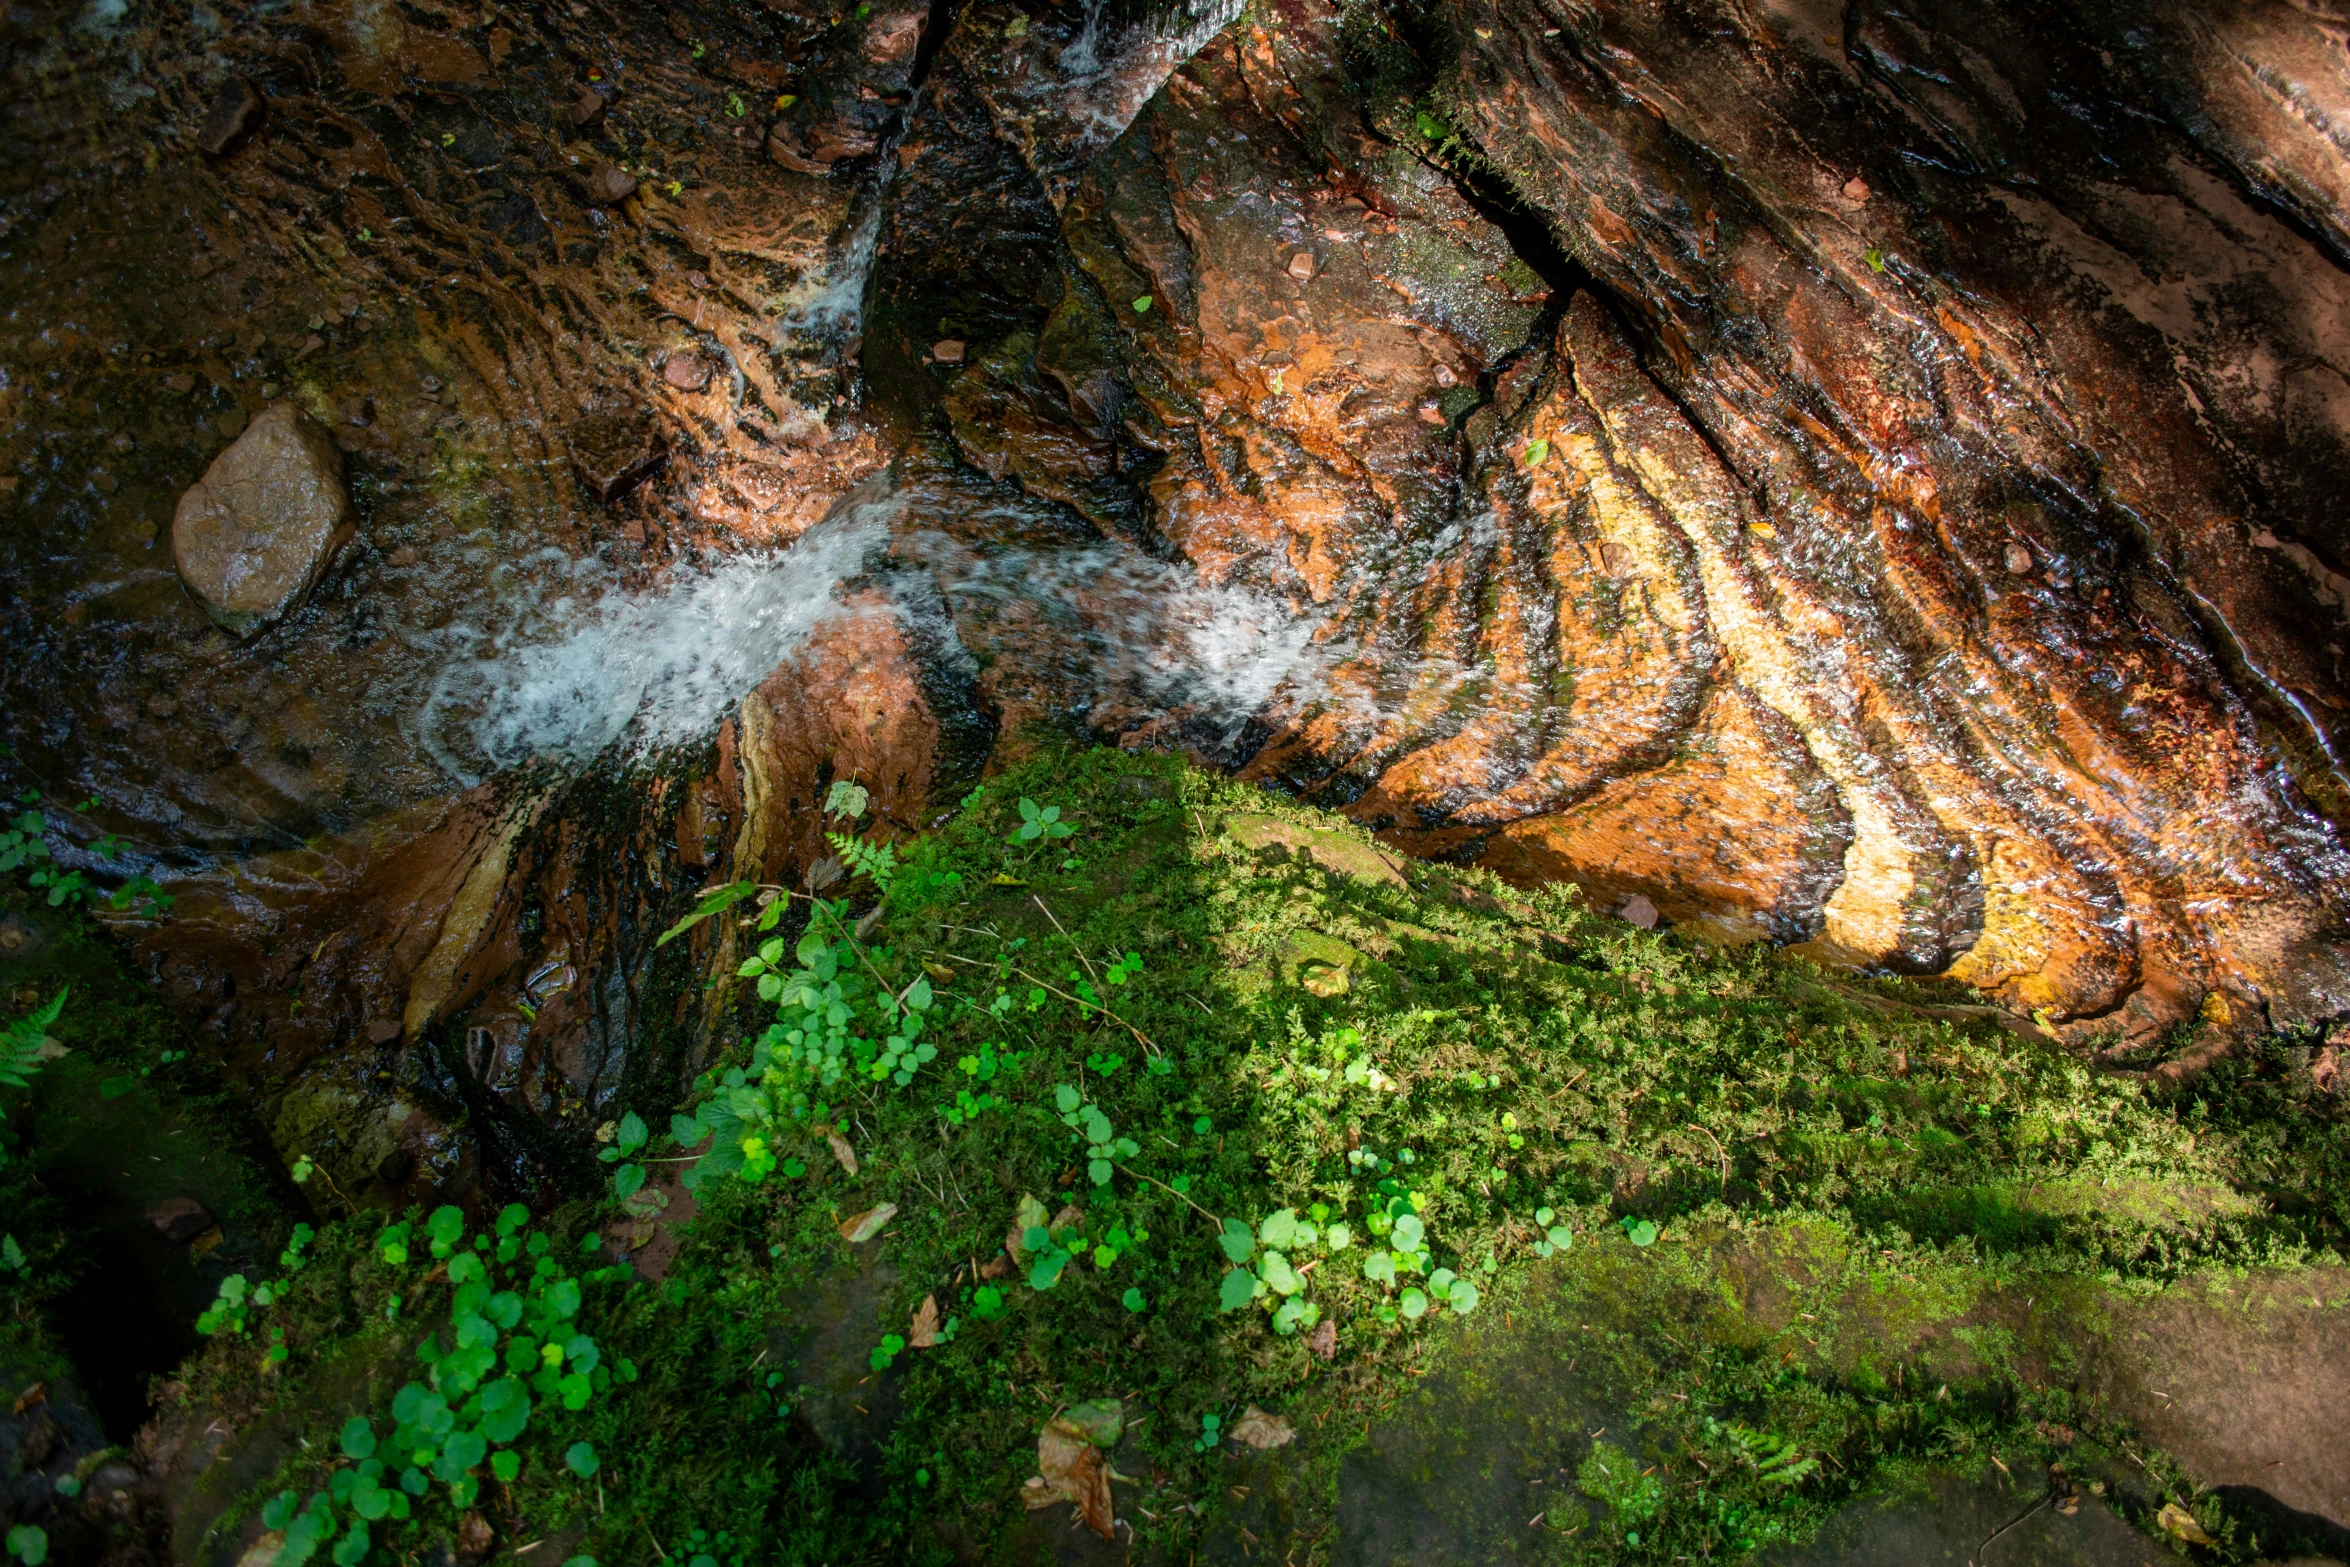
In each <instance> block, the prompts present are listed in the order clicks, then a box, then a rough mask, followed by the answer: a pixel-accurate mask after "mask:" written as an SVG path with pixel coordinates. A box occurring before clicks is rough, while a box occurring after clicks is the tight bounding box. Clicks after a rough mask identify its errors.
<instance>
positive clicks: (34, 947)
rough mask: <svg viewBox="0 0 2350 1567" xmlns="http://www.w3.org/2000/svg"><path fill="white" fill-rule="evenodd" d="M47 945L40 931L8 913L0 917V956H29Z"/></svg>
mask: <svg viewBox="0 0 2350 1567" xmlns="http://www.w3.org/2000/svg"><path fill="white" fill-rule="evenodd" d="M45 945H47V942H46V939H45V938H44V937H43V936H42V935H41V933H40V931H39V930H37V929H36V928H34V927H33V926H31V925H29V924H27V923H26V922H25V921H23V920H21V919H18V918H17V917H16V916H15V915H13V914H10V915H7V916H5V917H0V958H29V957H31V956H32V955H33V954H34V953H36V952H38V951H40V950H41V948H42V947H43V946H45Z"/></svg>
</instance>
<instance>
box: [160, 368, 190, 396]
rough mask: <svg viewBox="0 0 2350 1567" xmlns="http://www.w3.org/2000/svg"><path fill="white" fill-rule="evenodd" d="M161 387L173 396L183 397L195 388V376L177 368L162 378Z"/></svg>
mask: <svg viewBox="0 0 2350 1567" xmlns="http://www.w3.org/2000/svg"><path fill="white" fill-rule="evenodd" d="M163 389H164V390H165V391H167V392H169V393H171V394H172V395H173V396H175V397H185V396H187V395H188V394H189V393H190V392H192V391H194V390H195V389H196V378H195V377H194V376H192V375H190V374H188V373H187V372H186V371H185V370H177V371H174V372H173V373H172V374H170V375H167V376H165V377H164V378H163Z"/></svg>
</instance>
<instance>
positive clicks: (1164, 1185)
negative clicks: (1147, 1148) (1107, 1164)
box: [1115, 1164, 1224, 1235]
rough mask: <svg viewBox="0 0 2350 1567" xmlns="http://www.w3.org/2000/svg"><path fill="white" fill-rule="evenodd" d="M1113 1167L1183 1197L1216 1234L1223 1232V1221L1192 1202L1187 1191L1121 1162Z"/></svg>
mask: <svg viewBox="0 0 2350 1567" xmlns="http://www.w3.org/2000/svg"><path fill="white" fill-rule="evenodd" d="M1115 1168H1117V1169H1119V1170H1122V1171H1124V1172H1125V1173H1126V1174H1128V1175H1131V1176H1133V1177H1134V1178H1135V1179H1136V1180H1138V1181H1148V1182H1150V1183H1151V1184H1152V1185H1153V1186H1156V1187H1157V1188H1159V1190H1161V1191H1164V1192H1171V1193H1173V1194H1174V1195H1175V1196H1177V1197H1180V1198H1182V1199H1183V1200H1184V1201H1185V1202H1187V1203H1190V1204H1191V1211H1192V1212H1193V1213H1196V1214H1198V1215H1199V1216H1200V1217H1201V1218H1203V1219H1205V1220H1207V1221H1208V1222H1209V1223H1210V1224H1212V1225H1214V1226H1215V1227H1216V1233H1217V1234H1218V1235H1221V1234H1223V1233H1224V1221H1223V1220H1222V1219H1219V1218H1217V1217H1216V1216H1215V1215H1214V1214H1212V1213H1210V1212H1208V1210H1207V1209H1205V1208H1203V1207H1201V1206H1200V1205H1199V1204H1198V1203H1196V1202H1192V1201H1191V1197H1190V1195H1189V1194H1188V1193H1184V1192H1178V1191H1176V1190H1175V1188H1174V1187H1172V1186H1169V1185H1168V1184H1167V1183H1166V1182H1165V1181H1162V1180H1160V1179H1159V1178H1158V1177H1157V1176H1155V1175H1145V1174H1143V1173H1142V1172H1141V1171H1140V1170H1128V1169H1126V1166H1124V1165H1122V1164H1121V1165H1118V1166H1116V1167H1115Z"/></svg>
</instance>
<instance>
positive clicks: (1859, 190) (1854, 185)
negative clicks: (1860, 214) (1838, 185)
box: [1844, 174, 1870, 202]
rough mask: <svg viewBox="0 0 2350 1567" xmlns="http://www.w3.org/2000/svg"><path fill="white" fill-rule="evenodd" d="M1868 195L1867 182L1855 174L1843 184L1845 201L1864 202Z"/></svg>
mask: <svg viewBox="0 0 2350 1567" xmlns="http://www.w3.org/2000/svg"><path fill="white" fill-rule="evenodd" d="M1869 195H1870V191H1869V182H1868V181H1867V180H1864V179H1862V178H1861V177H1860V176H1859V175H1857V174H1855V175H1854V176H1853V177H1852V178H1850V179H1848V180H1846V181H1845V182H1844V199H1845V200H1846V201H1851V202H1865V201H1867V200H1868V199H1869Z"/></svg>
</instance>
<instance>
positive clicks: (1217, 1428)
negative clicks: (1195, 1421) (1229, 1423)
mask: <svg viewBox="0 0 2350 1567" xmlns="http://www.w3.org/2000/svg"><path fill="white" fill-rule="evenodd" d="M1223 1440H1224V1417H1223V1416H1222V1415H1202V1416H1200V1417H1199V1436H1198V1437H1197V1438H1195V1439H1194V1440H1193V1442H1192V1444H1191V1450H1192V1451H1193V1452H1195V1453H1207V1452H1213V1451H1214V1450H1215V1449H1216V1448H1217V1447H1218V1446H1219V1445H1221V1444H1222V1442H1223Z"/></svg>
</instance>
